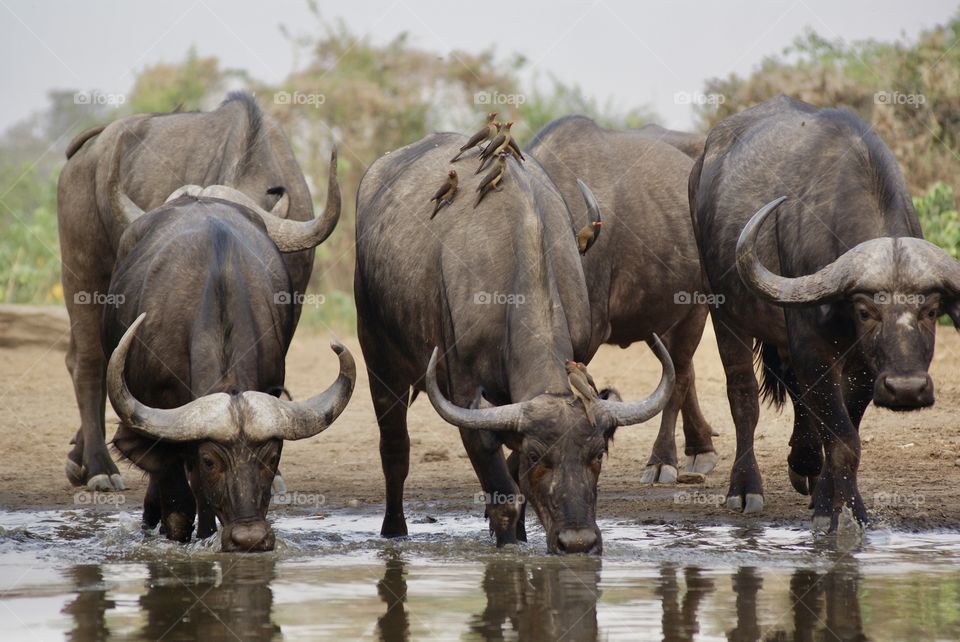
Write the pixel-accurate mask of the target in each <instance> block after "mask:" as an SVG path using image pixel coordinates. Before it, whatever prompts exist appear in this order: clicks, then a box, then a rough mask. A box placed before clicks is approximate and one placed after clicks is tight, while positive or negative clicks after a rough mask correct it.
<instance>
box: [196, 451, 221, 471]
mask: <svg viewBox="0 0 960 642" xmlns="http://www.w3.org/2000/svg"><path fill="white" fill-rule="evenodd" d="M200 461H201V462H202V463H203V468H204V469H205V470H207V471H208V472H213V470H215V469H216V467H217V461H216V460H215V459H214V458H213V457H211V456H210V455H202V456H201V457H200Z"/></svg>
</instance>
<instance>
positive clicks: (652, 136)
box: [628, 123, 707, 160]
mask: <svg viewBox="0 0 960 642" xmlns="http://www.w3.org/2000/svg"><path fill="white" fill-rule="evenodd" d="M628 131H629V132H630V133H631V134H633V135H635V136H637V137H640V138H645V139H647V140H654V141H657V142H658V143H666V144H667V145H670V146H671V147H676V148H677V149H679V150H680V151H681V152H683V153H684V154H686V155H687V156H689V157H690V158H691V159H693V160H697V159H698V158H700V154H702V153H703V146H704V144H705V143H706V141H707V137H706V136H704V135H703V134H692V133H690V132H681V131H677V130H676V129H667V128H665V127H661V126H660V125H655V124H652V123H651V124H650V125H644V126H643V127H638V128H637V129H630V130H628Z"/></svg>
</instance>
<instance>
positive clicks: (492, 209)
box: [354, 133, 674, 553]
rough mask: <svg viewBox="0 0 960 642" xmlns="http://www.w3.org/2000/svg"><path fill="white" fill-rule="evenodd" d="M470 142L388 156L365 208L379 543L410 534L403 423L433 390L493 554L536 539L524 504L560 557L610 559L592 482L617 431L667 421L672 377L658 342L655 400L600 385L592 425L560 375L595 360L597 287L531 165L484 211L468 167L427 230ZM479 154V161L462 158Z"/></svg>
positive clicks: (361, 274)
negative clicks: (659, 417)
mask: <svg viewBox="0 0 960 642" xmlns="http://www.w3.org/2000/svg"><path fill="white" fill-rule="evenodd" d="M465 140H466V138H465V137H463V136H461V135H458V134H450V133H445V134H432V135H430V136H427V137H426V138H424V139H422V140H420V141H418V142H415V143H413V144H411V145H408V146H406V147H403V148H401V149H399V150H397V151H394V152H391V153H390V154H388V155H385V156H383V157H381V158H380V159H379V160H377V161H376V162H375V163H373V165H371V166H370V168H369V169H368V170H367V172H366V174H365V175H364V177H363V180H362V181H361V184H360V189H359V194H358V197H357V264H356V275H355V282H354V289H355V295H356V301H357V319H358V321H357V329H358V334H359V339H360V345H361V348H362V350H363V354H364V358H365V360H366V366H367V371H368V373H369V379H370V389H371V395H372V397H373V404H374V407H375V410H376V414H377V419H378V423H379V427H380V456H381V461H382V464H383V472H384V477H385V480H386V510H385V514H384V519H383V526H382V529H381V533H382V535H384V536H386V537H394V536H401V535H404V534H406V532H407V526H406V519H405V517H404V512H403V484H404V480H405V479H406V476H407V472H408V469H409V453H410V440H409V436H408V432H407V419H406V415H407V408H408V405H409V404H410V403H411V402H412V400H413V398H414V396H415V395H416V393H417V392H419V391H423V390H426V392H427V394H428V396H429V398H430V402H431V404H432V405H433V407H434V408H435V409H436V410H437V412H438V413H439V414H440V416H441V417H442V418H443V419H445V420H446V421H448V422H449V423H451V424H453V425H455V426H457V427H458V428H459V429H460V436H461V439H462V441H463V444H464V446H465V448H466V451H467V453H468V455H469V457H470V460H471V462H472V464H473V467H474V470H475V471H476V473H477V476H478V478H479V480H480V484H481V486H482V488H483V491H484V493H485V496H486V502H485V503H486V512H487V516H488V518H489V522H490V529H491V531H492V532H493V533H494V534H495V535H496V539H497V545H498V546H502V545H504V544H508V543H513V542H516V541H517V540H518V539H520V540H522V539H525V530H524V527H523V519H522V518H523V510H524V508H525V506H526V502H529V503H530V504H532V506H533V508H534V510H535V511H536V513H537V515H538V516H539V518H540V521H541V523H542V524H543V527H544V530H545V532H546V536H547V546H548V549H549V550H550V551H551V552H568V553H572V552H594V553H599V552H600V551H601V550H602V540H601V535H600V531H599V528H598V527H597V524H596V518H595V513H596V499H597V480H598V477H599V475H600V470H601V465H602V461H603V458H604V455H605V453H606V451H607V445H608V441H609V440H610V438H611V436H612V435H613V433H614V431H615V430H616V428H617V427H618V426H623V425H630V424H636V423H640V422H642V421H646V420H647V419H649V418H650V417H652V416H654V415H655V414H657V413H658V412H660V410H661V409H662V408H663V406H664V405H665V404H666V403H667V401H668V399H669V398H670V393H671V388H672V386H673V379H674V374H673V366H672V363H671V361H670V357H669V354H667V352H666V350H665V349H664V348H663V345H662V344H661V343H660V341H659V339H656V338H655V337H653V338H652V339H651V343H652V346H653V349H654V351H655V352H656V354H657V356H658V358H659V359H660V361H661V363H662V366H663V374H662V377H661V380H660V384H659V386H658V387H657V389H656V391H655V392H654V393H653V394H652V395H651V396H650V397H649V398H647V399H645V400H642V401H638V402H632V403H625V402H623V401H621V400H620V399H619V396H618V395H617V394H616V393H615V392H614V391H612V390H604V391H602V392H601V393H600V394H598V395H597V397H596V398H595V399H593V400H592V402H591V406H592V415H593V418H594V422H591V421H590V420H589V419H588V416H587V412H586V408H585V406H584V405H583V404H582V403H581V401H580V400H578V399H577V398H576V397H574V395H573V392H572V391H571V386H570V383H569V380H568V378H567V372H566V369H565V363H566V362H568V361H571V360H576V361H586V360H588V359H589V357H590V356H592V355H591V353H590V350H591V337H592V331H591V313H590V306H589V303H588V292H587V282H586V280H585V279H584V276H583V269H582V267H581V259H580V256H579V255H578V252H577V246H576V243H575V241H574V238H573V235H572V234H571V231H570V216H569V212H568V211H567V207H566V205H565V203H564V201H563V198H562V196H561V195H560V192H559V191H558V190H557V188H556V187H555V186H554V184H553V182H552V181H551V180H550V178H549V176H548V175H547V174H546V172H544V170H543V169H542V168H541V167H540V166H539V165H538V164H537V162H536V161H535V160H533V159H530V158H528V159H527V161H526V162H525V163H523V164H519V163H518V161H516V160H514V159H513V158H509V159H507V161H506V169H505V177H504V179H503V182H502V183H501V187H500V191H499V192H494V193H492V194H491V195H490V196H488V197H487V198H486V199H484V200H483V201H482V202H481V203H480V205H479V206H478V207H476V209H474V207H473V204H474V200H475V199H474V198H472V197H471V195H472V194H473V193H474V192H475V190H476V188H477V185H478V184H479V182H480V180H481V179H482V176H479V175H478V176H475V175H474V174H473V172H472V171H464V172H460V174H461V175H462V176H463V178H462V179H461V181H460V186H459V187H460V194H459V195H458V196H454V198H453V201H452V203H451V204H449V205H448V206H446V207H445V208H443V209H442V210H440V212H439V213H438V214H437V216H436V218H434V219H433V220H432V221H431V220H430V215H431V212H432V207H431V204H430V196H431V194H432V193H433V190H434V189H435V188H436V186H435V183H436V182H437V179H442V178H443V177H444V176H445V175H446V174H447V171H448V169H449V162H448V159H450V158H451V157H453V156H454V154H456V153H457V151H458V149H459V148H460V146H461V145H463V143H464V141H465ZM476 159H477V155H476V153H475V152H473V153H468V154H466V155H464V156H463V157H462V158H461V160H460V161H459V162H460V163H463V164H466V163H475V162H476ZM581 190H582V195H583V198H584V199H585V200H586V202H587V204H588V209H590V210H591V211H593V212H596V210H597V204H596V200H595V199H594V197H593V195H592V194H591V193H590V191H589V189H587V188H586V186H585V185H581ZM424 373H426V374H424ZM502 446H507V448H509V449H510V450H511V451H512V452H511V454H510V456H509V458H505V457H504V454H503V449H502Z"/></svg>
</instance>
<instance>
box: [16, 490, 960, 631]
mask: <svg viewBox="0 0 960 642" xmlns="http://www.w3.org/2000/svg"><path fill="white" fill-rule="evenodd" d="M421 514H422V512H421ZM432 514H433V515H434V516H435V518H436V522H435V523H426V522H427V521H429V520H422V521H423V522H424V523H412V522H413V520H411V523H410V524H409V527H410V533H411V534H410V537H409V538H407V539H406V540H404V541H393V542H388V541H384V540H382V539H380V538H379V537H377V532H378V530H379V526H380V515H379V514H377V513H375V512H372V511H370V510H369V509H356V510H343V511H334V512H332V513H330V514H328V515H327V516H326V517H324V518H322V519H313V518H306V517H298V516H282V515H279V516H278V515H275V516H274V528H275V530H276V532H277V540H278V545H277V550H276V551H274V552H272V553H267V554H258V555H228V554H223V553H220V552H219V550H218V549H219V546H218V542H217V540H216V538H211V540H207V541H204V542H197V543H194V544H190V545H180V544H174V543H171V542H167V541H166V540H164V539H163V538H160V537H157V536H155V535H153V534H149V533H147V534H145V533H143V532H141V530H140V527H139V519H138V515H136V514H134V513H132V512H106V511H96V510H92V509H91V510H71V511H39V512H36V511H34V512H4V511H0V639H2V640H21V639H23V640H46V639H63V638H64V637H66V638H68V639H72V640H78V641H85V640H101V639H150V640H157V639H163V640H194V639H201V640H221V639H226V640H233V639H241V640H248V639H249V640H274V639H305V640H313V639H318V638H322V637H329V638H331V639H355V638H361V639H384V640H420V639H428V638H435V639H453V640H518V639H519V640H524V639H536V640H541V639H543V640H549V639H563V640H594V639H602V640H607V639H609V640H618V639H626V640H644V639H650V640H661V639H667V640H691V639H703V640H713V639H719V640H728V639H729V640H756V639H763V640H836V639H839V640H861V639H875V640H934V639H946V640H955V639H960V533H956V532H926V533H904V532H896V531H884V530H873V531H870V532H868V534H867V535H866V537H865V538H861V537H840V538H837V537H834V536H829V537H828V536H822V535H821V536H814V535H812V534H811V533H810V532H809V531H808V530H805V529H790V528H736V527H729V526H724V527H694V526H647V525H643V526H641V525H638V524H634V523H631V522H629V521H615V520H608V521H605V522H602V523H601V528H602V529H603V533H604V547H605V550H604V555H603V558H602V559H598V558H594V557H583V556H576V557H566V558H564V557H554V556H547V555H545V545H544V543H543V533H542V531H539V530H538V529H537V528H536V527H534V528H531V529H530V539H531V542H530V544H525V545H521V546H519V547H508V548H507V549H504V550H501V551H497V550H496V549H495V548H494V546H493V544H492V542H491V541H490V540H489V539H488V538H487V536H486V524H485V522H484V521H483V520H482V519H480V518H479V517H478V516H466V515H463V514H459V513H449V514H448V513H444V512H437V513H432Z"/></svg>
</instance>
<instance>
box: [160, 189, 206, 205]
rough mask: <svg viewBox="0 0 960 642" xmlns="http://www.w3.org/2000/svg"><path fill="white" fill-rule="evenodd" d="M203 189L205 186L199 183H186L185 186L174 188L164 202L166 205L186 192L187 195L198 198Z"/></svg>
mask: <svg viewBox="0 0 960 642" xmlns="http://www.w3.org/2000/svg"><path fill="white" fill-rule="evenodd" d="M202 191H203V188H202V187H200V186H199V185H184V186H183V187H178V188H177V189H175V190H173V192H172V193H171V194H170V196H168V197H167V200H165V201H164V202H163V203H164V205H166V204H167V203H169V202H170V201H175V200H177V199H178V198H180V197H181V196H183V195H184V194H186V195H187V196H192V197H194V198H197V197H199V196H200V192H202Z"/></svg>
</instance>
